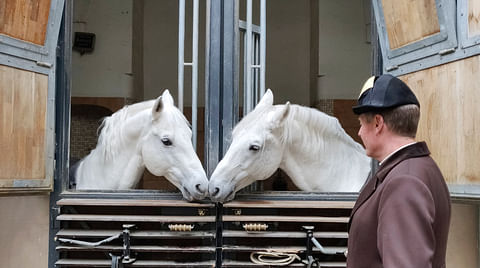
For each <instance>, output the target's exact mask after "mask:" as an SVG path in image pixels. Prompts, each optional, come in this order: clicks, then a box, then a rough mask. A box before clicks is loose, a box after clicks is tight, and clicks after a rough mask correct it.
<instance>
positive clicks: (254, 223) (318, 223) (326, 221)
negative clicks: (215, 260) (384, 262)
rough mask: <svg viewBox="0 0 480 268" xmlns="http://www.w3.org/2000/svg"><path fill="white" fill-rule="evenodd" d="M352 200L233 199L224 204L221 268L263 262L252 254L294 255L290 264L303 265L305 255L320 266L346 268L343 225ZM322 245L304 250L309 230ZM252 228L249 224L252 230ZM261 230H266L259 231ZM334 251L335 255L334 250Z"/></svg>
mask: <svg viewBox="0 0 480 268" xmlns="http://www.w3.org/2000/svg"><path fill="white" fill-rule="evenodd" d="M353 204H354V202H353V201H299V200H258V201H248V200H245V201H233V202H230V203H227V204H225V205H224V207H223V214H224V215H223V260H222V267H251V266H255V265H256V266H262V264H255V265H254V264H253V263H252V261H251V259H250V258H251V257H250V256H251V254H252V253H254V254H255V253H256V252H275V253H278V252H282V253H290V254H296V255H297V256H298V257H299V258H300V259H301V260H302V261H300V260H299V259H296V260H295V261H293V262H292V263H291V264H289V266H290V267H304V266H305V261H306V260H307V259H308V256H307V255H311V256H312V257H313V258H314V259H315V260H317V261H318V263H319V264H320V266H321V267H345V266H346V264H345V256H344V255H343V252H344V251H345V250H346V245H347V237H348V234H347V224H348V220H349V218H348V217H349V215H350V212H351V209H352V207H353ZM307 226H309V227H313V236H314V237H315V238H316V240H317V241H318V242H320V244H321V246H323V248H324V249H325V250H326V251H328V252H329V253H330V252H333V254H323V253H322V252H320V250H319V249H318V248H316V247H312V252H311V254H309V253H308V252H307V251H308V250H307V247H308V246H307V232H306V230H305V228H304V227H307ZM252 227H253V228H252ZM262 229H264V230H262ZM335 253H338V254H335Z"/></svg>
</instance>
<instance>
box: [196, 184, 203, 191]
mask: <svg viewBox="0 0 480 268" xmlns="http://www.w3.org/2000/svg"><path fill="white" fill-rule="evenodd" d="M201 186H202V185H201V184H200V183H199V184H197V185H195V188H196V189H197V191H198V192H200V193H202V192H203V191H202V189H201V188H200V187H201Z"/></svg>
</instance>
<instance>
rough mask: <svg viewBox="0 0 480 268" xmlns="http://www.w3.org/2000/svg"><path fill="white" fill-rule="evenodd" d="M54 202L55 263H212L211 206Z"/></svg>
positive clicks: (168, 202) (175, 202) (166, 202)
mask: <svg viewBox="0 0 480 268" xmlns="http://www.w3.org/2000/svg"><path fill="white" fill-rule="evenodd" d="M57 204H58V206H59V207H60V214H59V215H58V216H57V221H59V222H60V227H61V228H60V231H59V232H58V233H57V234H56V237H55V240H56V241H57V246H56V250H57V251H58V252H59V259H58V260H57V262H56V263H55V265H56V266H57V267H193V266H195V267H212V266H214V258H215V254H214V253H215V246H214V245H215V244H214V239H215V234H214V232H212V230H214V224H215V216H214V214H215V210H214V205H213V204H200V203H187V202H184V201H181V200H116V199H61V200H59V201H58V202H57ZM175 229H176V230H177V231H174V230H175ZM189 229H191V230H189ZM182 230H184V231H182ZM126 233H128V234H127V235H126ZM101 241H106V242H104V243H102V242H101ZM114 262H118V263H119V265H118V266H112V264H113V263H114ZM120 263H121V264H120ZM121 265H123V266H121Z"/></svg>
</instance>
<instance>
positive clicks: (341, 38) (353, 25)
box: [317, 0, 372, 99]
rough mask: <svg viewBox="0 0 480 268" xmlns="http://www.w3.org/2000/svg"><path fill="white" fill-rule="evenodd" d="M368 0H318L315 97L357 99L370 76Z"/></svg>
mask: <svg viewBox="0 0 480 268" xmlns="http://www.w3.org/2000/svg"><path fill="white" fill-rule="evenodd" d="M369 29H370V1H368V0H336V1H331V0H320V4H319V67H318V68H319V74H318V75H319V78H318V86H317V90H318V94H317V95H318V98H319V99H357V97H358V94H359V92H360V89H361V87H362V85H363V83H364V82H365V80H366V79H367V78H368V77H369V76H371V65H372V60H371V56H370V55H371V44H370V30H369Z"/></svg>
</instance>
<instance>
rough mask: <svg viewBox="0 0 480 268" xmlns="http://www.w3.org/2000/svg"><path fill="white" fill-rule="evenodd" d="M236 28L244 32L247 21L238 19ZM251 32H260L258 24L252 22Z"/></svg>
mask: <svg viewBox="0 0 480 268" xmlns="http://www.w3.org/2000/svg"><path fill="white" fill-rule="evenodd" d="M238 28H239V29H240V31H242V32H245V31H246V30H247V23H246V22H245V21H243V20H238ZM252 32H254V33H256V34H260V26H258V25H255V24H252Z"/></svg>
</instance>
